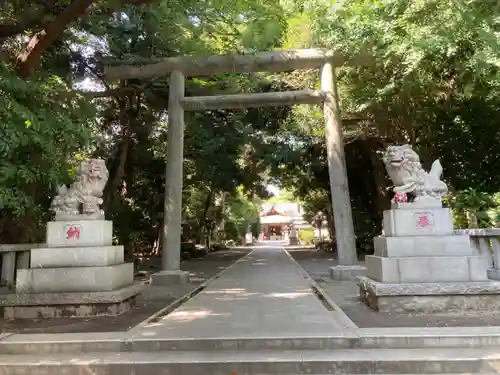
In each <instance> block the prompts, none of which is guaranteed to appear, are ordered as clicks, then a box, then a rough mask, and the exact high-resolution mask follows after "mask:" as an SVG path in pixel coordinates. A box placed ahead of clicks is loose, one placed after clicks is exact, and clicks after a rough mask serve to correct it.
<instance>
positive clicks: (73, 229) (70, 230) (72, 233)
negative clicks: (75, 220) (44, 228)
mask: <svg viewBox="0 0 500 375" xmlns="http://www.w3.org/2000/svg"><path fill="white" fill-rule="evenodd" d="M66 239H67V240H79V239H80V228H78V227H77V226H73V225H70V226H68V227H67V228H66Z"/></svg>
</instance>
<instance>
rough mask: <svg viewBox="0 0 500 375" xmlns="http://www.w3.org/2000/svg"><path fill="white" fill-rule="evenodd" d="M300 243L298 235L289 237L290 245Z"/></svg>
mask: <svg viewBox="0 0 500 375" xmlns="http://www.w3.org/2000/svg"><path fill="white" fill-rule="evenodd" d="M298 244H299V239H298V238H297V237H290V238H289V239H288V245H290V246H295V245H298Z"/></svg>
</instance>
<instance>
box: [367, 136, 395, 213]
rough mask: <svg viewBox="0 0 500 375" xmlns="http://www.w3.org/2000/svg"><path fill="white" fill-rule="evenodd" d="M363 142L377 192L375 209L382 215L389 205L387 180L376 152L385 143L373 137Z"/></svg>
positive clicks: (382, 164) (383, 167) (383, 166)
mask: <svg viewBox="0 0 500 375" xmlns="http://www.w3.org/2000/svg"><path fill="white" fill-rule="evenodd" d="M363 143H364V145H365V147H363V151H364V152H365V153H367V154H368V155H367V156H368V157H369V158H370V160H371V163H372V168H373V172H372V173H373V178H374V181H375V188H376V193H377V194H376V197H375V209H376V210H377V213H378V214H379V215H380V216H382V212H383V211H384V210H387V209H389V208H390V205H391V197H390V193H389V191H388V190H387V188H388V182H389V181H388V180H387V178H386V171H385V165H384V162H383V161H382V158H381V157H380V155H378V154H377V151H378V150H380V149H382V148H384V147H385V144H384V141H383V140H381V139H374V138H371V139H367V140H366V141H364V142H363Z"/></svg>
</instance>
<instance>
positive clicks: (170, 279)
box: [151, 270, 189, 286]
mask: <svg viewBox="0 0 500 375" xmlns="http://www.w3.org/2000/svg"><path fill="white" fill-rule="evenodd" d="M188 281H189V272H186V271H182V270H174V271H160V272H156V273H155V274H153V275H151V285H152V286H170V285H172V284H174V285H175V284H183V283H187V282H188Z"/></svg>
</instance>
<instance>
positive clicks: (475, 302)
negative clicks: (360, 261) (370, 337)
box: [358, 277, 500, 313]
mask: <svg viewBox="0 0 500 375" xmlns="http://www.w3.org/2000/svg"><path fill="white" fill-rule="evenodd" d="M358 280H359V294H360V298H361V300H362V301H363V302H364V303H365V304H366V305H368V306H369V307H371V308H372V309H374V310H377V311H382V312H412V313H414V312H420V313H435V312H445V311H448V312H452V311H463V310H481V311H486V310H498V309H500V282H496V281H485V282H467V283H422V284H384V283H379V282H377V281H375V280H372V279H370V278H368V277H359V278H358Z"/></svg>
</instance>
